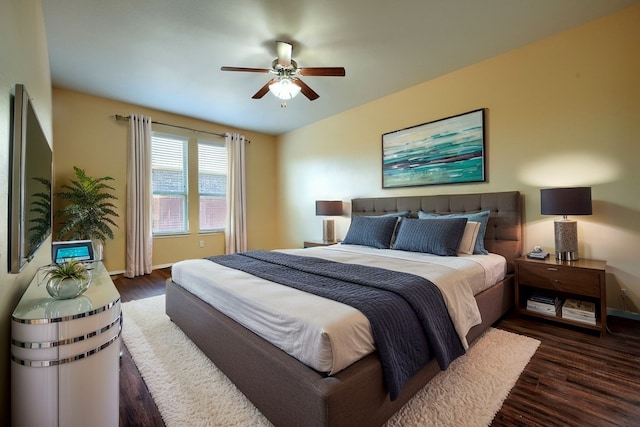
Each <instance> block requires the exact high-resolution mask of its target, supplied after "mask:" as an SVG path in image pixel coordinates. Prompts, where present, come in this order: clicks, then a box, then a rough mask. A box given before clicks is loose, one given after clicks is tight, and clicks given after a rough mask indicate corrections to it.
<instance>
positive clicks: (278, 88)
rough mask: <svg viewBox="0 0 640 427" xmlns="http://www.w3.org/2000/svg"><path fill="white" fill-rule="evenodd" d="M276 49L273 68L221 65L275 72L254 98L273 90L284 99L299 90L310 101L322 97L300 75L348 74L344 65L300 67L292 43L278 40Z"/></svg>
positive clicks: (237, 68) (246, 69) (330, 75)
mask: <svg viewBox="0 0 640 427" xmlns="http://www.w3.org/2000/svg"><path fill="white" fill-rule="evenodd" d="M276 49H277V52H278V57H277V58H276V59H274V60H273V63H272V64H271V68H244V67H221V68H220V70H221V71H245V72H249V73H271V74H275V77H274V78H272V79H271V80H269V81H268V82H267V83H266V84H265V85H264V86H262V87H261V88H260V90H258V91H257V92H256V93H255V95H253V96H252V98H253V99H260V98H262V97H263V96H265V95H266V94H267V92H269V91H271V93H273V94H274V95H275V96H276V97H278V98H280V99H282V100H283V101H285V100H288V99H291V98H293V97H295V96H296V95H297V94H298V93H299V92H302V94H303V95H304V96H306V97H307V98H309V100H310V101H313V100H315V99H318V98H319V97H320V95H318V94H317V93H316V92H315V91H314V90H313V89H311V88H310V87H309V86H308V85H307V84H306V83H305V82H303V81H302V80H300V76H325V77H344V76H345V74H346V73H345V70H344V68H343V67H305V68H298V64H297V63H296V61H294V60H293V59H291V50H292V46H291V44H290V43H286V42H283V41H276Z"/></svg>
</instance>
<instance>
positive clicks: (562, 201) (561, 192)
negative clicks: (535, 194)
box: [540, 187, 592, 215]
mask: <svg viewBox="0 0 640 427" xmlns="http://www.w3.org/2000/svg"><path fill="white" fill-rule="evenodd" d="M540 211H541V212H540V213H541V214H542V215H591V214H592V208H591V187H572V188H546V189H542V190H540Z"/></svg>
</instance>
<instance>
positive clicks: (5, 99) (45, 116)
mask: <svg viewBox="0 0 640 427" xmlns="http://www.w3.org/2000/svg"><path fill="white" fill-rule="evenodd" d="M0 10H1V11H2V13H0V58H1V59H0V171H2V172H1V173H0V212H2V214H0V402H1V403H0V424H2V425H9V423H10V421H11V409H10V403H11V401H10V398H9V396H10V381H9V379H10V362H9V354H10V350H9V342H10V338H9V337H10V336H11V332H10V330H11V329H10V328H11V326H10V323H11V313H13V310H14V308H15V306H16V304H17V303H18V301H19V300H20V297H21V296H22V294H23V292H24V290H25V289H26V287H27V286H28V284H29V282H31V279H32V278H33V276H34V275H35V272H36V270H37V268H38V267H40V266H42V265H45V264H47V263H48V262H49V261H50V259H51V239H47V241H45V243H44V244H43V245H42V246H41V247H40V249H39V250H38V251H37V252H36V254H35V257H34V259H33V260H32V261H31V262H30V263H29V264H27V265H26V266H25V267H24V269H23V270H22V271H21V272H20V274H9V273H7V271H9V270H8V267H7V265H8V264H7V252H6V248H7V247H8V236H7V231H6V230H7V227H8V225H7V215H6V212H8V200H9V199H8V197H9V196H8V194H9V193H8V179H9V144H10V140H11V137H10V111H9V94H10V93H11V90H12V88H13V85H15V84H16V83H22V84H24V85H25V86H26V88H27V91H28V92H29V95H30V96H31V98H32V99H33V105H34V109H35V111H36V115H37V116H38V119H39V120H40V123H41V125H42V128H43V130H44V132H45V134H46V135H47V138H48V139H49V143H52V138H51V135H52V131H51V77H50V73H49V56H48V54H47V39H46V35H45V32H44V19H43V15H42V6H41V4H40V1H34V0H28V1H19V2H18V1H13V0H0Z"/></svg>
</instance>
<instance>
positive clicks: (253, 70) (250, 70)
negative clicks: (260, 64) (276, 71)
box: [220, 67, 271, 73]
mask: <svg viewBox="0 0 640 427" xmlns="http://www.w3.org/2000/svg"><path fill="white" fill-rule="evenodd" d="M220 71H246V72H248V73H268V72H270V71H271V70H270V69H269V68H244V67H220Z"/></svg>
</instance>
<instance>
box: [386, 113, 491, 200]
mask: <svg viewBox="0 0 640 427" xmlns="http://www.w3.org/2000/svg"><path fill="white" fill-rule="evenodd" d="M484 141H485V137H484V110H483V109H480V110H474V111H470V112H468V113H463V114H459V115H457V116H453V117H447V118H445V119H440V120H436V121H433V122H429V123H424V124H421V125H417V126H412V127H410V128H406V129H401V130H396V131H393V132H389V133H385V134H383V135H382V188H395V187H413V186H419V185H436V184H458V183H465V182H484V181H485V179H486V178H485V159H484V154H485V143H484Z"/></svg>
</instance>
